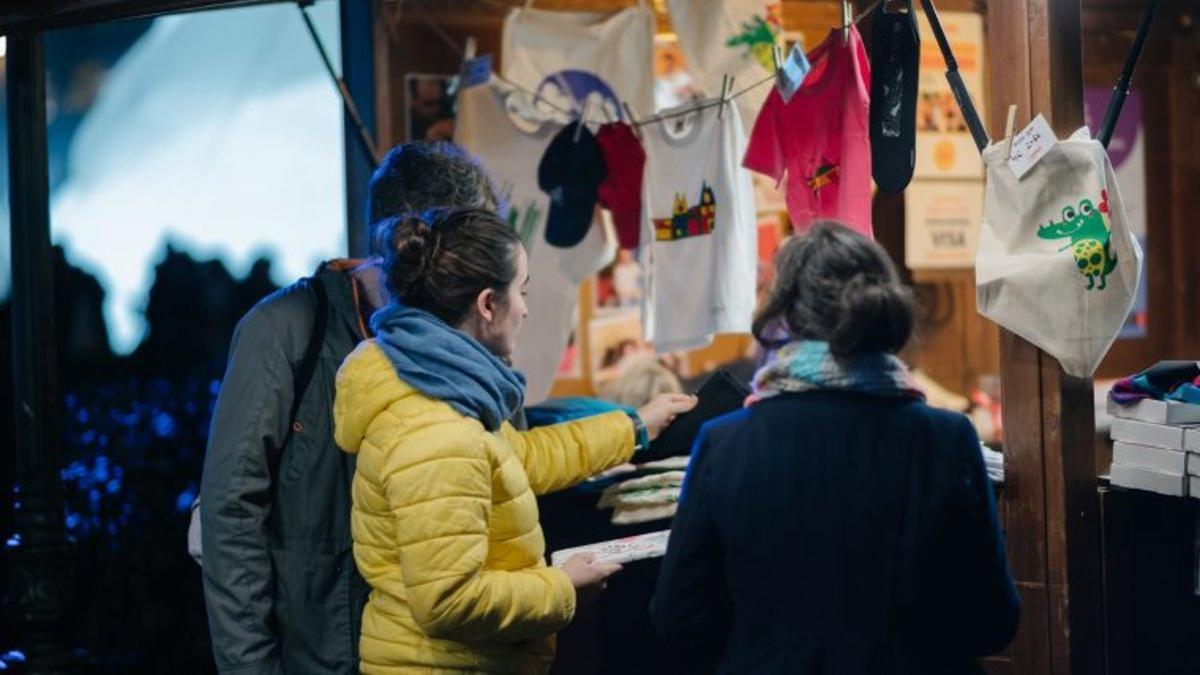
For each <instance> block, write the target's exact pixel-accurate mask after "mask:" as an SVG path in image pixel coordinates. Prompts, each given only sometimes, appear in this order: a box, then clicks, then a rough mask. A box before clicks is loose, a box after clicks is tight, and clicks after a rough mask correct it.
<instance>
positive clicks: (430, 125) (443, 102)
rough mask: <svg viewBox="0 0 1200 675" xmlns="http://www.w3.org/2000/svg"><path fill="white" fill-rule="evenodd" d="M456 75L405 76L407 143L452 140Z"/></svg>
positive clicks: (418, 74)
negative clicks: (408, 141)
mask: <svg viewBox="0 0 1200 675" xmlns="http://www.w3.org/2000/svg"><path fill="white" fill-rule="evenodd" d="M457 82H458V77H457V76H455V75H426V74H420V73H409V74H408V75H405V76H404V93H405V100H406V103H407V105H406V107H405V109H404V117H405V125H404V126H405V129H406V130H407V131H408V140H410V141H449V140H452V139H453V138H454V89H455V86H456V84H457Z"/></svg>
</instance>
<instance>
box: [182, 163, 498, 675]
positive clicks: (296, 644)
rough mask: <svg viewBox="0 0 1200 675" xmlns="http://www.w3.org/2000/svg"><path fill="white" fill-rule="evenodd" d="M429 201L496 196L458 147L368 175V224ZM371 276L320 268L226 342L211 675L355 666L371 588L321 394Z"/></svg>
mask: <svg viewBox="0 0 1200 675" xmlns="http://www.w3.org/2000/svg"><path fill="white" fill-rule="evenodd" d="M438 206H456V207H472V208H484V209H488V210H493V211H494V210H496V208H497V199H496V195H495V192H494V191H493V189H492V186H491V184H490V182H489V181H488V179H487V177H486V176H485V174H484V173H483V171H482V170H481V169H480V168H479V167H478V166H476V165H475V164H474V163H472V161H471V160H470V159H469V157H468V156H467V155H466V153H464V152H463V151H462V150H460V149H458V148H457V147H456V146H453V145H450V144H445V143H442V144H424V143H410V144H405V145H401V146H397V147H396V148H393V149H392V151H391V152H389V153H388V155H387V157H385V158H384V160H383V162H382V164H381V165H380V167H379V169H378V170H377V171H376V172H375V174H374V175H373V176H372V178H371V185H370V194H369V204H368V216H369V219H370V221H371V222H372V223H376V222H379V221H381V220H383V219H386V218H388V217H392V216H398V215H401V214H405V213H410V212H420V211H424V210H426V209H429V208H433V207H438ZM382 281H383V279H382V274H381V272H380V270H379V268H378V266H377V265H376V264H375V263H374V262H373V261H370V260H369V261H365V262H364V261H350V260H340V261H333V262H331V263H327V264H325V265H322V266H321V268H320V269H319V270H318V272H317V274H315V275H313V276H311V277H308V278H305V279H301V280H300V281H298V282H296V283H294V284H292V285H290V286H288V287H286V288H283V289H280V290H279V291H278V292H276V293H274V294H272V295H271V296H269V297H268V298H266V299H265V300H263V301H261V302H259V303H258V304H257V305H255V306H254V308H252V309H251V310H250V311H249V312H248V313H247V314H246V315H245V316H244V317H242V320H241V321H240V322H239V324H238V327H237V330H236V332H235V333H234V337H233V342H232V345H231V347H230V354H229V363H228V366H227V368H226V371H225V379H224V382H223V383H222V384H221V391H220V394H219V395H218V397H217V404H216V409H215V410H214V412H213V421H212V427H211V429H210V432H209V438H208V451H207V454H206V455H205V459H204V475H203V478H202V480H201V486H200V493H201V500H200V504H201V505H200V522H201V525H202V527H201V540H202V544H203V545H202V552H203V576H204V598H205V604H206V605H207V608H208V624H209V629H210V633H211V635H212V643H213V655H214V657H215V660H216V665H217V669H218V670H219V671H220V672H221V673H222V674H223V675H232V674H236V675H252V674H253V675H259V674H262V675H271V674H275V673H287V674H288V675H296V674H305V673H314V674H315V673H345V674H349V673H357V672H358V670H359V658H358V642H359V634H360V632H361V622H362V609H363V606H364V605H365V604H366V600H367V594H368V593H369V590H370V589H369V587H368V586H367V584H366V583H365V582H364V581H363V579H362V578H361V576H360V575H359V573H358V570H357V569H356V568H355V564H354V559H353V555H352V552H351V548H352V545H353V542H352V540H351V536H350V483H351V479H352V478H353V477H354V469H355V461H354V456H353V455H347V454H346V453H343V452H342V451H341V450H340V449H339V448H338V447H337V445H336V444H335V443H334V440H333V422H332V414H333V392H334V376H335V375H336V373H337V369H338V366H340V365H341V363H342V361H343V360H344V359H345V357H346V355H348V354H349V353H350V352H351V351H352V350H353V349H354V348H355V346H357V344H358V343H359V342H360V341H361V340H363V339H366V338H368V337H371V335H370V334H369V328H368V327H369V326H370V317H371V314H372V312H373V311H374V310H375V309H376V308H378V307H380V306H382V305H383V304H384V303H383V283H382ZM321 298H323V299H321ZM322 307H324V309H323V310H322V309H321V308H322ZM314 336H315V338H316V339H317V340H319V344H318V345H317V347H318V348H319V351H316V352H315V354H316V358H315V359H313V360H309V359H306V352H307V350H308V347H309V344H310V342H312V341H313V340H314ZM306 361H311V364H312V368H311V370H309V371H308V372H307V373H306V372H304V371H306V370H307V369H306V368H305V364H306ZM306 376H307V377H306Z"/></svg>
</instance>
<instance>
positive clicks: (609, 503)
mask: <svg viewBox="0 0 1200 675" xmlns="http://www.w3.org/2000/svg"><path fill="white" fill-rule="evenodd" d="M685 475H686V474H685V473H684V472H683V471H666V472H663V473H655V474H651V475H649V476H642V477H641V478H634V479H632V480H627V481H623V482H620V483H616V484H614V485H610V486H608V487H607V488H606V489H605V490H604V492H603V493H602V494H601V495H600V502H599V503H598V504H596V508H598V509H608V508H612V507H613V506H615V505H616V503H617V500H618V498H620V497H623V498H626V503H632V502H628V501H627V498H628V497H630V496H631V495H633V494H635V493H642V494H647V493H650V492H651V491H655V490H663V489H669V488H673V489H676V490H678V489H679V488H681V487H682V486H683V477H684V476H685ZM660 497H661V495H660ZM651 501H653V499H652V500H651ZM657 503H663V502H662V501H661V499H660V500H659V501H658V502H657Z"/></svg>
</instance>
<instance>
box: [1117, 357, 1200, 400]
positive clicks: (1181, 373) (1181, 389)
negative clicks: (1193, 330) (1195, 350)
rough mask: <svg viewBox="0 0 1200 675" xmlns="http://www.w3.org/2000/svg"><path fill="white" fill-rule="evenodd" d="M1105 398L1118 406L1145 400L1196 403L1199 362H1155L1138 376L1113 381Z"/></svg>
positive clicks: (1198, 397)
mask: <svg viewBox="0 0 1200 675" xmlns="http://www.w3.org/2000/svg"><path fill="white" fill-rule="evenodd" d="M1108 395H1109V398H1111V399H1112V400H1113V402H1114V403H1117V404H1120V405H1129V404H1131V403H1136V402H1138V401H1140V400H1142V399H1147V398H1153V399H1158V400H1160V401H1162V400H1170V401H1183V402H1185V403H1200V363H1197V362H1196V361H1159V362H1158V363H1156V364H1154V365H1153V366H1150V367H1149V368H1147V369H1145V370H1143V371H1142V372H1140V373H1137V374H1135V375H1130V376H1129V377H1126V378H1122V379H1120V380H1117V382H1116V383H1115V384H1114V385H1113V388H1112V391H1110V392H1109V394H1108Z"/></svg>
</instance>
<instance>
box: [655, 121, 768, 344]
mask: <svg viewBox="0 0 1200 675" xmlns="http://www.w3.org/2000/svg"><path fill="white" fill-rule="evenodd" d="M689 107H690V106H689ZM676 110H678V109H676ZM718 110H719V109H718V108H717V107H710V108H706V109H703V110H700V111H697V112H696V113H693V114H692V115H688V116H687V117H683V118H675V119H668V120H663V121H660V122H655V123H652V124H649V125H647V126H645V127H642V134H643V136H644V144H645V148H646V174H645V175H646V178H645V185H644V188H643V189H644V192H643V197H642V214H643V217H642V241H644V242H649V243H648V245H647V246H645V247H644V249H645V250H644V251H643V253H644V260H645V261H646V262H647V269H648V277H649V279H648V281H649V282H648V284H647V288H648V291H647V294H646V298H645V304H646V310H645V326H646V339H647V340H653V341H654V348H655V350H656V351H658V352H660V353H662V352H671V351H678V350H682V349H693V348H696V347H702V346H704V345H707V344H709V343H710V342H712V339H713V335H714V334H717V333H745V332H748V331H749V330H750V322H751V317H752V314H753V312H754V286H755V278H756V262H757V256H758V228H757V225H756V222H755V210H754V189H753V186H752V184H751V179H750V174H749V172H747V171H746V170H745V169H743V168H741V157H742V151H743V150H744V149H745V146H746V139H745V134H744V133H743V132H742V125H741V120H740V119H739V116H738V112H737V108H736V107H735V106H732V105H728V106H725V112H724V114H723V115H721V116H720V117H718ZM665 112H668V113H669V112H671V111H665ZM678 120H682V128H681V129H679V131H680V133H676V129H677V121H678Z"/></svg>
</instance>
